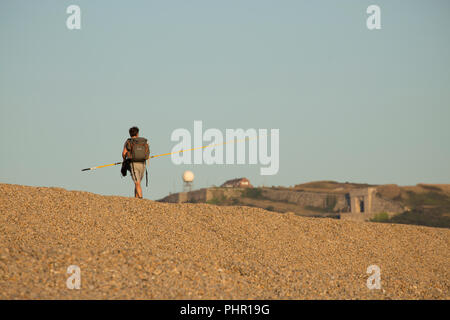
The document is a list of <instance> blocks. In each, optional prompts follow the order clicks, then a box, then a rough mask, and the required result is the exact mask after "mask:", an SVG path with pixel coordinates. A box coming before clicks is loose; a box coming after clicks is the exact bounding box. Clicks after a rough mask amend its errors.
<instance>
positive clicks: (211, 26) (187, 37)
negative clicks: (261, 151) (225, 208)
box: [0, 0, 450, 199]
mask: <svg viewBox="0 0 450 320" xmlns="http://www.w3.org/2000/svg"><path fill="white" fill-rule="evenodd" d="M70 4H77V5H79V6H80V7H81V10H82V22H81V23H82V29H81V30H79V31H70V30H68V29H67V28H66V24H65V22H66V18H67V16H68V15H67V14H66V8H67V7H68V6H69V5H70ZM370 4H377V5H379V6H380V7H381V23H382V29H381V30H377V31H369V30H368V29H367V28H366V18H367V14H366V8H367V7H368V6H369V5H370ZM0 46H1V50H0V119H1V120H0V127H1V128H0V130H1V136H0V148H1V151H0V152H1V154H0V155H1V167H0V182H2V183H14V184H24V185H34V186H56V187H63V188H67V189H71V190H85V191H91V192H96V193H100V194H108V195H110V194H111V195H123V196H129V195H132V182H131V180H130V179H129V177H127V178H125V179H121V177H120V174H119V169H120V168H119V167H112V168H105V169H99V170H96V171H90V172H81V171H80V170H81V169H82V168H85V167H91V166H95V165H101V164H107V163H112V162H116V161H120V159H121V158H120V153H121V151H122V150H121V149H122V146H123V142H124V141H125V139H126V138H127V136H128V128H129V127H130V126H132V125H137V126H139V127H140V129H141V134H142V135H143V136H145V137H147V138H148V139H149V140H150V143H151V151H152V153H153V154H158V153H164V152H169V151H170V150H171V149H172V147H173V145H174V144H175V143H174V142H171V141H170V134H171V133H172V131H173V130H174V129H176V128H187V129H189V130H192V127H193V121H194V120H202V121H203V125H204V127H205V128H218V129H221V130H223V131H225V129H226V128H269V129H270V128H279V129H280V170H279V172H278V174H277V175H275V176H260V175H259V168H260V166H259V165H253V166H248V165H233V166H220V165H214V166H208V165H192V166H186V165H183V166H176V165H174V164H172V162H171V160H170V157H165V158H158V159H154V160H153V161H152V162H151V166H150V181H151V182H150V187H149V188H148V189H145V190H144V196H145V197H147V198H150V199H158V198H161V197H163V196H165V195H166V194H168V193H169V192H170V191H180V189H181V174H182V172H183V171H184V170H186V169H190V170H192V171H194V173H195V174H196V180H195V187H196V188H200V187H204V186H207V185H212V184H216V185H219V184H221V183H222V182H223V181H224V180H226V179H230V178H234V177H240V176H246V177H248V178H249V179H250V181H251V182H252V183H253V184H255V185H262V184H264V185H284V186H289V185H294V184H297V183H302V182H307V181H312V180H325V179H326V180H337V181H342V182H345V181H352V182H367V183H374V184H382V183H397V184H400V185H409V184H416V183H419V182H428V183H450V148H449V145H450V143H449V141H450V126H449V120H450V1H448V0H442V1H438V0H433V1H420V0H417V1H412V0H411V1H381V0H371V1H364V0H353V1H350V0H339V1H338V0H336V1H312V0H311V1H300V0H295V1H288V0H281V1H275V0H272V1H266V0H247V1H238V0H226V1H225V0H220V1H219V0H214V1H211V0H201V1H200V0H193V1H184V0H177V1H175V0H172V1H162V0H159V1H106V0H97V1H81V0H72V1H61V0H53V1H23V0H14V1H13V0H2V1H1V2H0Z"/></svg>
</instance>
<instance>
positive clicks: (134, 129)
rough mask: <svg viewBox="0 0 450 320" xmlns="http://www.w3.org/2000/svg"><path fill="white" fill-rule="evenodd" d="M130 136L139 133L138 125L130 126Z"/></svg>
mask: <svg viewBox="0 0 450 320" xmlns="http://www.w3.org/2000/svg"><path fill="white" fill-rule="evenodd" d="M129 132H130V137H134V136H136V135H137V134H138V133H139V128H138V127H132V128H130V131H129Z"/></svg>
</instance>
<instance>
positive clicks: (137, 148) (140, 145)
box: [122, 127, 150, 199]
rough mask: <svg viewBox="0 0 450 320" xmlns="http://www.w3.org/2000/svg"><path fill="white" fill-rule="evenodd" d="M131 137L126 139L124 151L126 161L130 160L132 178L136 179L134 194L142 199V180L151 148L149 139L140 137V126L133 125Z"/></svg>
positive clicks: (123, 156) (123, 155)
mask: <svg viewBox="0 0 450 320" xmlns="http://www.w3.org/2000/svg"><path fill="white" fill-rule="evenodd" d="M129 133H130V137H131V138H129V139H127V141H125V144H124V146H123V151H122V158H123V160H124V162H129V164H130V172H131V178H132V179H133V181H134V184H135V188H134V196H135V197H136V198H140V199H142V188H141V181H142V178H143V177H144V173H147V171H146V168H145V162H146V161H147V160H148V159H149V158H150V149H149V146H148V143H147V139H145V138H143V137H139V128H138V127H132V128H130V130H129Z"/></svg>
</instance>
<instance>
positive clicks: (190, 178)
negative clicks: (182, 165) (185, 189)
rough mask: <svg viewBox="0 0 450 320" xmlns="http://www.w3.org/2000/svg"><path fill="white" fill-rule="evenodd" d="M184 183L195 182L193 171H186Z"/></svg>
mask: <svg viewBox="0 0 450 320" xmlns="http://www.w3.org/2000/svg"><path fill="white" fill-rule="evenodd" d="M183 181H184V182H192V181H194V173H193V172H192V171H189V170H187V171H185V172H184V173H183Z"/></svg>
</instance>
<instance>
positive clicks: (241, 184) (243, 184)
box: [221, 178, 253, 188]
mask: <svg viewBox="0 0 450 320" xmlns="http://www.w3.org/2000/svg"><path fill="white" fill-rule="evenodd" d="M221 187H222V188H253V186H252V185H251V183H250V181H249V180H248V179H247V178H238V179H233V180H228V181H226V182H225V183H224V184H222V185H221Z"/></svg>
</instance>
